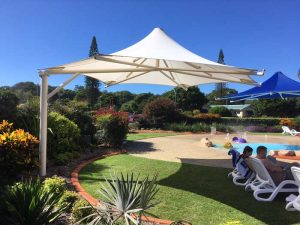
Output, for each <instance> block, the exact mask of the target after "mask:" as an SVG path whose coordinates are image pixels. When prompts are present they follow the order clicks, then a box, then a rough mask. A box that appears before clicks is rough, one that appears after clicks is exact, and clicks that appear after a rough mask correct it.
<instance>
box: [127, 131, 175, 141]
mask: <svg viewBox="0 0 300 225" xmlns="http://www.w3.org/2000/svg"><path fill="white" fill-rule="evenodd" d="M173 135H178V133H171V132H170V133H167V132H164V133H131V134H127V140H128V141H136V140H141V139H147V138H156V137H166V136H173Z"/></svg>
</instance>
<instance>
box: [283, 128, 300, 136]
mask: <svg viewBox="0 0 300 225" xmlns="http://www.w3.org/2000/svg"><path fill="white" fill-rule="evenodd" d="M281 128H282V130H283V132H282V134H290V135H292V136H296V135H298V134H300V132H299V131H296V130H294V129H292V130H291V129H290V128H289V127H287V126H282V127H281Z"/></svg>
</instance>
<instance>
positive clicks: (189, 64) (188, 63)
mask: <svg viewBox="0 0 300 225" xmlns="http://www.w3.org/2000/svg"><path fill="white" fill-rule="evenodd" d="M184 63H185V64H186V65H188V66H191V67H193V68H194V69H201V66H196V65H194V64H193V63H190V62H184Z"/></svg>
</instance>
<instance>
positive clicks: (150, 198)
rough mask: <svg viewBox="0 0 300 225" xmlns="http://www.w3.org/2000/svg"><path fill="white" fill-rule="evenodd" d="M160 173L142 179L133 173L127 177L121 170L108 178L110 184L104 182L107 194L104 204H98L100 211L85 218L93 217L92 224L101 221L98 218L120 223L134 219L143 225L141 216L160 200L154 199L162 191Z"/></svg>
mask: <svg viewBox="0 0 300 225" xmlns="http://www.w3.org/2000/svg"><path fill="white" fill-rule="evenodd" d="M157 176H158V175H157V174H155V175H154V176H153V178H152V179H151V178H149V176H147V177H145V178H144V179H142V180H140V179H139V178H138V177H136V178H135V177H134V175H133V173H131V174H130V175H129V174H126V175H125V176H124V175H123V174H122V173H121V175H120V176H117V175H114V176H113V175H111V177H110V180H109V179H107V178H105V181H106V183H105V185H103V184H101V188H100V190H99V192H100V194H101V195H102V197H103V198H102V199H101V204H99V205H97V206H94V209H95V211H96V212H93V213H91V214H90V215H88V216H86V217H85V218H83V219H85V220H86V219H90V220H92V222H90V223H89V224H98V223H95V221H98V222H100V221H105V222H106V224H116V223H117V222H118V221H121V220H122V221H124V222H125V223H126V224H127V225H129V224H130V223H131V222H133V223H134V224H136V225H138V224H140V222H141V216H142V215H145V214H146V213H147V212H146V210H148V209H150V208H152V207H154V206H155V205H156V204H157V203H158V202H155V201H154V197H155V195H156V193H157V192H158V187H157V184H156V182H157ZM79 222H80V221H79Z"/></svg>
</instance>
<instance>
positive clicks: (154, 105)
mask: <svg viewBox="0 0 300 225" xmlns="http://www.w3.org/2000/svg"><path fill="white" fill-rule="evenodd" d="M143 115H144V118H145V119H147V120H148V121H150V122H151V123H152V124H154V125H156V126H158V127H160V126H162V125H163V123H165V122H171V121H176V120H177V119H178V116H179V112H178V110H177V108H176V104H175V102H173V101H172V100H170V99H169V98H163V97H160V98H157V99H155V100H153V101H151V102H149V103H148V104H147V105H146V106H145V108H144V111H143Z"/></svg>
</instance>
